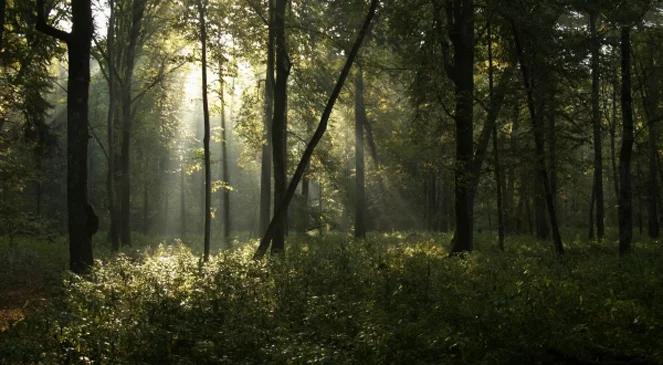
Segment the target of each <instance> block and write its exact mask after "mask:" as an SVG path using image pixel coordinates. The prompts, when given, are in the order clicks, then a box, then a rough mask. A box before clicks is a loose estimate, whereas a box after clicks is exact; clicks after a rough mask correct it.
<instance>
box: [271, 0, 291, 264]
mask: <svg viewBox="0 0 663 365" xmlns="http://www.w3.org/2000/svg"><path fill="white" fill-rule="evenodd" d="M286 3H287V0H275V6H274V23H273V27H274V36H275V46H276V60H275V62H276V82H275V87H274V113H273V121H272V147H273V152H272V153H273V158H274V202H277V203H278V204H280V203H281V202H282V201H284V200H285V199H284V198H285V194H286V187H287V183H288V182H287V176H286V175H287V171H286V160H287V158H288V155H287V151H286V146H285V141H286V137H287V127H286V114H287V112H288V110H287V98H288V74H289V73H290V61H289V59H288V50H287V45H286V35H285V10H286ZM275 216H276V214H275ZM287 216H288V214H287V212H285V214H283V215H282V216H281V217H279V220H278V221H277V222H276V223H277V224H276V227H275V232H274V242H273V243H272V252H273V253H278V252H282V251H283V250H284V249H285V230H286V224H287Z"/></svg>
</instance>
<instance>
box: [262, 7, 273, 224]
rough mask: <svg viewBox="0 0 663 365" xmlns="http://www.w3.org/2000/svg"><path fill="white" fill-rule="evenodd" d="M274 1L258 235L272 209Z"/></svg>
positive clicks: (271, 21)
mask: <svg viewBox="0 0 663 365" xmlns="http://www.w3.org/2000/svg"><path fill="white" fill-rule="evenodd" d="M274 62H275V61H274V0H269V30H268V39H267V70H266V76H265V103H264V104H265V105H264V118H263V120H264V125H265V143H264V144H263V146H262V160H261V161H262V164H261V168H260V226H259V234H260V235H263V234H264V233H265V231H266V230H267V226H268V225H269V221H270V218H271V208H272V201H271V199H272V158H273V157H272V143H271V140H272V118H273V108H274V82H275V81H274Z"/></svg>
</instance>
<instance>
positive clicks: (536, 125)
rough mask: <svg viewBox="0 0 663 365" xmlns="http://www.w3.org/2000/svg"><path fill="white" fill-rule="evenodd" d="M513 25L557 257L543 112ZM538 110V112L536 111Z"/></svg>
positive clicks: (560, 245) (559, 251)
mask: <svg viewBox="0 0 663 365" xmlns="http://www.w3.org/2000/svg"><path fill="white" fill-rule="evenodd" d="M512 25H513V32H514V37H515V43H516V52H517V56H518V60H519V62H520V68H521V71H522V74H523V83H524V85H525V91H526V94H527V106H528V109H529V112H530V119H531V120H532V125H533V129H534V145H535V151H536V153H535V154H536V168H537V175H538V178H539V181H541V182H542V184H543V191H544V197H545V202H546V206H547V208H548V218H549V219H550V228H551V229H552V234H553V243H554V245H555V251H556V252H557V254H558V255H563V254H564V244H563V243H562V236H561V234H560V232H559V225H558V224H557V212H556V210H555V198H554V194H553V191H552V187H551V186H550V180H549V178H548V171H547V169H546V148H545V138H544V136H545V131H544V125H543V124H544V123H543V117H542V115H541V113H542V112H543V110H542V108H537V105H536V103H535V100H534V87H535V85H534V84H533V79H532V78H531V75H530V73H529V67H528V66H529V65H528V64H527V62H526V61H525V60H524V55H523V49H522V45H521V43H520V37H519V35H518V30H517V29H516V27H515V24H512ZM539 104H541V103H539ZM537 109H538V110H537Z"/></svg>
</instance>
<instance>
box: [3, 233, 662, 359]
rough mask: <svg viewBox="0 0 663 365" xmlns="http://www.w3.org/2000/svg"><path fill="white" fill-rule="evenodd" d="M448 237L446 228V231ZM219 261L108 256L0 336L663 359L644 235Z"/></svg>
mask: <svg viewBox="0 0 663 365" xmlns="http://www.w3.org/2000/svg"><path fill="white" fill-rule="evenodd" d="M444 239H447V240H448V237H444ZM291 241H296V242H291V243H290V244H289V246H288V252H287V256H286V257H285V258H272V259H269V260H265V261H262V262H255V261H253V260H252V259H251V254H252V251H253V249H254V247H255V245H256V243H255V242H250V243H249V244H247V245H245V246H243V247H237V248H235V249H234V250H230V251H221V252H220V253H218V254H217V255H215V256H213V257H212V258H211V259H210V261H209V262H208V263H204V264H203V263H202V262H201V261H200V258H199V256H198V255H197V254H194V253H192V252H191V250H190V249H189V248H188V247H187V246H185V245H182V244H174V245H166V244H164V245H160V246H158V247H156V248H152V249H149V248H148V249H145V250H144V251H143V252H142V254H140V255H133V256H128V255H120V256H118V257H116V258H113V259H107V260H104V261H103V262H102V261H98V262H97V264H96V266H95V268H94V270H93V271H92V273H91V274H89V275H88V276H85V277H81V276H76V275H73V274H66V275H65V279H64V281H63V283H62V285H61V290H60V291H59V293H58V294H57V295H55V296H54V297H53V298H52V299H50V301H49V302H48V303H47V304H44V303H41V304H39V306H38V308H34V309H33V312H32V313H33V314H32V315H30V316H29V317H28V318H27V319H25V320H23V321H20V322H18V323H16V324H15V325H14V326H13V327H12V328H11V329H10V330H9V331H6V332H5V333H2V334H0V362H3V363H8V364H24V363H28V364H29V363H45V364H51V363H53V364H56V363H57V364H59V363H74V364H78V363H101V364H217V363H227V364H266V363H275V364H285V363H322V364H344V363H354V364H385V363H412V364H419V363H422V364H426V363H450V364H518V363H522V364H526V363H550V364H553V363H583V362H584V363H601V362H606V363H607V362H615V361H625V362H628V361H640V362H641V363H662V362H663V336H661V334H663V306H661V303H663V289H662V288H663V257H662V255H661V250H660V247H657V246H656V245H655V244H642V245H640V246H639V247H638V248H637V250H636V252H635V253H634V254H633V255H631V256H629V257H626V258H623V259H619V258H618V257H617V255H616V252H615V250H614V247H613V246H614V245H609V244H598V243H591V244H590V243H582V242H575V243H573V244H572V245H570V247H569V250H568V254H567V255H566V256H565V257H563V258H557V257H555V256H554V255H552V253H551V252H552V251H551V249H550V247H548V246H546V245H545V244H542V243H537V242H534V241H532V240H531V239H529V238H511V239H510V242H509V252H507V253H501V252H499V251H497V250H494V249H493V248H489V245H488V244H484V245H483V246H484V247H486V248H485V249H484V250H481V251H478V252H475V253H472V254H469V255H463V256H459V257H456V256H454V257H449V255H448V254H447V252H446V251H445V250H444V249H443V248H442V245H441V244H440V242H441V241H443V238H442V237H431V236H426V235H420V234H411V235H398V234H392V235H376V236H373V237H372V238H370V239H369V240H368V241H365V242H353V241H352V240H349V239H347V238H345V237H339V236H328V237H325V238H297V239H291Z"/></svg>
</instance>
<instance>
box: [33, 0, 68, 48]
mask: <svg viewBox="0 0 663 365" xmlns="http://www.w3.org/2000/svg"><path fill="white" fill-rule="evenodd" d="M36 29H37V30H38V31H40V32H42V33H44V34H46V35H50V36H51V37H53V38H56V39H58V40H60V41H62V42H64V43H69V41H70V39H71V34H69V33H67V32H65V31H62V30H60V29H57V28H55V27H53V26H51V25H49V24H47V23H46V14H45V13H44V0H37V24H36Z"/></svg>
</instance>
